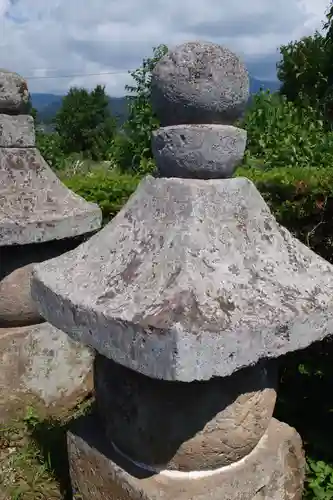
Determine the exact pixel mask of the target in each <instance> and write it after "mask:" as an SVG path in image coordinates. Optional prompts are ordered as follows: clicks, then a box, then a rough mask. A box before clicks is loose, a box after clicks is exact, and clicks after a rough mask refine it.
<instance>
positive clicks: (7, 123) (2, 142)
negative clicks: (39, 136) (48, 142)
mask: <svg viewBox="0 0 333 500" xmlns="http://www.w3.org/2000/svg"><path fill="white" fill-rule="evenodd" d="M34 146H35V125H34V120H33V118H32V116H30V115H17V116H9V115H4V114H0V147H1V148H32V147H34Z"/></svg>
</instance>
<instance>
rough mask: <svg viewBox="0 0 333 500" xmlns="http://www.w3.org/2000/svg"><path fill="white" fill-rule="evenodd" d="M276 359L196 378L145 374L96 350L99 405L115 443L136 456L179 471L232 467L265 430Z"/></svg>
mask: <svg viewBox="0 0 333 500" xmlns="http://www.w3.org/2000/svg"><path fill="white" fill-rule="evenodd" d="M275 368H276V366H275V363H274V362H271V363H269V364H268V365H264V364H263V363H261V364H259V366H258V367H256V368H252V367H250V368H247V369H244V370H240V371H239V372H237V373H235V374H233V375H232V376H231V377H225V378H214V379H212V380H210V381H205V382H203V381H196V382H192V383H184V382H169V381H165V380H157V379H152V378H149V377H146V376H145V375H142V374H139V373H137V372H134V371H132V370H130V369H128V368H126V367H123V366H121V365H119V364H118V363H115V362H114V361H112V360H109V359H107V358H105V357H104V356H100V355H97V356H96V357H95V361H94V380H95V391H96V393H95V394H96V404H97V406H98V411H99V415H100V416H101V418H102V419H103V422H104V427H105V430H106V435H107V436H108V437H109V439H110V441H113V442H114V443H115V444H116V446H117V447H118V448H119V449H120V450H121V451H122V452H123V453H125V454H126V455H127V456H129V457H131V459H133V460H136V461H138V462H143V463H146V464H148V465H151V466H154V465H156V466H162V467H167V468H170V469H176V470H204V469H211V468H218V467H221V466H224V465H228V464H230V463H233V462H235V461H237V460H240V459H241V458H242V457H243V456H245V455H247V454H248V453H250V452H251V451H252V449H253V448H254V447H255V446H256V444H257V443H258V441H259V440H260V438H261V437H262V436H263V434H264V433H265V431H266V429H267V427H268V424H269V421H270V419H271V416H272V413H273V409H274V405H275V399H276V392H275V389H276V371H275Z"/></svg>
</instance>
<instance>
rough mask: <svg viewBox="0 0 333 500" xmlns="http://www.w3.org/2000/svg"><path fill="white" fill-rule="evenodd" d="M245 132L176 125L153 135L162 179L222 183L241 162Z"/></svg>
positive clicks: (231, 127)
mask: <svg viewBox="0 0 333 500" xmlns="http://www.w3.org/2000/svg"><path fill="white" fill-rule="evenodd" d="M246 137H247V134H246V131H245V130H242V129H240V128H236V127H233V126H230V125H176V126H174V127H173V126H170V127H163V128H160V129H158V130H157V131H155V132H153V138H152V149H153V153H154V157H155V160H156V163H157V168H158V171H159V174H160V176H161V177H181V178H183V179H185V178H192V179H223V178H226V177H232V175H233V173H234V171H235V170H236V168H237V166H238V164H239V163H240V162H241V161H242V158H243V155H244V151H245V146H246Z"/></svg>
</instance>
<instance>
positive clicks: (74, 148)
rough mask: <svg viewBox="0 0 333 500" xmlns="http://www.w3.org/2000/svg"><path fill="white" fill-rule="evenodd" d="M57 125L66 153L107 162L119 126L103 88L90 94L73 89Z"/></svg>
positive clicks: (62, 108) (100, 87) (97, 88)
mask: <svg viewBox="0 0 333 500" xmlns="http://www.w3.org/2000/svg"><path fill="white" fill-rule="evenodd" d="M54 122H55V129H56V132H57V133H58V135H59V137H60V144H61V150H62V151H63V153H64V154H70V153H82V154H83V155H84V156H86V157H88V158H91V159H93V160H102V159H105V157H106V155H107V153H108V151H109V149H110V145H111V143H112V139H113V136H114V133H115V128H116V124H115V120H114V119H113V118H112V117H111V115H110V110H109V100H108V97H107V95H106V94H105V89H104V87H102V86H101V85H97V86H96V88H95V89H94V90H93V91H91V92H89V91H88V90H86V89H83V88H82V89H79V88H71V89H70V90H69V92H68V94H67V95H66V96H65V97H64V99H63V102H62V106H61V108H60V110H59V111H58V113H57V114H56V117H55V120H54Z"/></svg>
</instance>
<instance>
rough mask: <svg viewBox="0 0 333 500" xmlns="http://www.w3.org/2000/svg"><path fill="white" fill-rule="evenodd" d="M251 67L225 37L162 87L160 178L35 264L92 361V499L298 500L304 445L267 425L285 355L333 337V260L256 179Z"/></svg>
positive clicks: (39, 295)
mask: <svg viewBox="0 0 333 500" xmlns="http://www.w3.org/2000/svg"><path fill="white" fill-rule="evenodd" d="M248 97H249V78H248V74H247V71H246V69H245V67H244V65H243V64H242V62H241V61H240V60H239V58H238V57H236V55H235V54H233V53H232V52H230V51H229V50H227V49H225V48H223V47H220V46H218V45H214V44H212V43H202V42H195V43H187V44H184V45H181V46H179V47H177V48H175V49H174V50H172V51H170V52H168V53H167V54H166V55H165V56H164V57H163V58H162V59H161V60H160V62H159V63H158V64H157V66H156V67H155V69H154V71H153V75H152V104H153V108H154V110H155V111H156V113H157V115H158V117H159V119H160V121H161V125H162V128H160V129H159V130H157V131H156V132H154V134H153V140H152V146H153V152H154V156H155V159H156V163H157V170H158V173H157V174H156V176H154V177H152V176H147V177H146V178H145V179H144V180H143V181H142V182H141V183H140V185H139V187H138V189H137V191H136V192H135V193H134V194H133V195H132V196H131V198H130V199H129V201H128V203H127V204H126V205H125V206H124V207H123V209H122V210H121V211H120V212H119V214H118V215H117V216H116V217H115V218H114V219H113V220H112V221H111V222H110V223H109V224H108V225H107V226H106V227H105V228H104V229H102V230H101V231H100V232H99V233H98V234H96V235H94V236H93V237H92V238H90V239H89V240H88V241H87V242H85V243H83V244H82V245H80V246H79V247H78V248H76V249H75V250H73V251H71V252H68V253H66V254H63V255H62V256H60V257H58V258H55V259H51V260H49V261H47V262H45V263H42V264H39V265H38V266H36V267H35V271H34V277H33V285H32V293H33V297H34V298H35V300H36V301H37V302H38V304H39V309H40V311H41V313H42V315H43V316H44V317H45V318H47V320H48V321H50V322H51V323H52V324H53V325H54V326H56V327H57V328H60V329H61V330H63V331H65V332H67V333H68V335H69V336H70V337H72V338H73V339H76V340H80V341H81V342H82V343H83V344H85V345H87V346H90V347H92V348H93V349H95V351H96V353H97V354H96V358H95V361H94V384H95V395H96V412H95V413H92V414H91V415H89V416H86V417H84V418H83V419H82V420H80V421H79V422H77V424H76V427H75V428H73V430H72V431H71V432H70V433H69V434H68V452H69V461H70V471H71V478H72V484H73V491H74V492H75V493H77V494H78V496H80V498H82V499H83V500H90V499H91V498H94V499H96V500H102V499H107V498H108V499H115V500H116V499H117V500H119V499H122V500H125V499H126V500H130V499H131V500H132V499H133V500H134V499H135V500H139V499H141V500H142V499H145V500H157V499H159V500H174V499H177V500H189V499H191V500H199V499H200V500H209V499H211V500H213V499H216V500H221V499H223V500H259V499H261V500H284V499H287V498H288V499H293V500H301V498H302V487H303V478H304V455H303V451H302V442H301V439H300V437H299V435H298V434H297V432H296V431H295V429H293V428H291V427H289V426H288V425H286V424H284V423H281V422H279V421H277V420H276V419H274V418H272V415H273V411H274V406H275V401H276V390H277V358H279V357H280V356H282V355H284V354H285V353H287V352H289V351H295V350H297V349H303V348H305V347H307V346H309V345H310V344H311V343H312V342H315V341H318V340H321V339H323V338H324V337H326V336H327V335H329V334H331V333H332V332H333V304H332V295H333V266H331V265H330V264H329V263H327V262H326V261H325V260H323V259H322V258H320V257H319V256H318V255H316V254H315V253H313V252H312V251H311V250H310V249H309V248H307V247H306V246H304V245H303V244H302V243H300V242H299V241H298V240H297V239H295V238H294V237H293V236H292V235H291V234H290V233H289V232H288V231H287V230H286V229H285V228H283V227H281V226H280V225H279V224H278V223H277V222H276V220H275V218H274V217H273V215H272V214H271V212H270V210H269V208H268V206H267V205H266V203H265V201H264V200H263V198H262V197H261V195H260V194H259V192H258V191H257V189H256V187H255V186H254V184H252V182H250V181H249V180H248V179H247V178H237V177H235V178H231V177H232V175H233V174H234V172H235V170H236V168H237V165H238V164H239V163H240V161H241V160H242V157H243V154H244V150H245V146H246V131H245V130H242V129H239V128H236V127H235V126H233V123H235V120H237V118H239V116H241V114H242V113H243V112H244V110H245V107H246V105H247V101H248Z"/></svg>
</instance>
